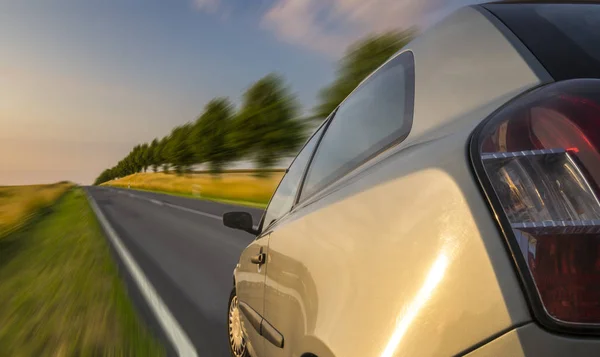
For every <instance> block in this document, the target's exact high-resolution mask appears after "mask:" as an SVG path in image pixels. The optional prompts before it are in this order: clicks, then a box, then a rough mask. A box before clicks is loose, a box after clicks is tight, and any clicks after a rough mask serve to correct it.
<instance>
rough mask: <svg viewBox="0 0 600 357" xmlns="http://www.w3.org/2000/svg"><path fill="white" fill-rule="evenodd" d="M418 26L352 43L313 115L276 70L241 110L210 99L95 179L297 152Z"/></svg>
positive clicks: (268, 160)
mask: <svg viewBox="0 0 600 357" xmlns="http://www.w3.org/2000/svg"><path fill="white" fill-rule="evenodd" d="M413 35H414V31H413V30H408V31H396V32H389V33H384V34H380V35H373V36H370V37H367V38H365V39H363V40H360V41H358V42H357V43H355V44H353V45H351V46H350V47H349V48H348V50H347V51H346V54H345V55H344V56H343V58H342V59H341V60H340V61H339V62H338V65H337V69H336V79H335V80H334V81H333V83H331V84H330V85H328V86H326V87H325V88H323V89H321V90H320V91H319V94H318V105H317V106H316V107H315V108H314V109H313V113H312V114H311V115H310V116H309V117H308V118H306V117H305V118H302V117H300V115H299V114H300V105H299V104H298V102H297V101H296V99H295V98H294V96H293V95H292V94H291V92H290V89H289V88H288V87H287V86H286V84H285V81H284V79H283V78H282V77H281V76H279V75H277V74H269V75H267V76H265V77H263V78H261V79H260V80H258V81H257V82H255V83H254V84H252V85H251V86H250V87H249V88H248V90H247V91H246V92H245V93H244V95H243V97H242V103H241V106H240V108H239V109H238V110H236V108H235V107H234V105H233V103H231V101H230V100H229V99H228V98H225V97H221V98H215V99H213V100H211V101H210V102H208V103H207V104H206V106H205V107H204V110H203V112H202V114H201V115H200V116H199V117H198V118H197V119H196V120H195V121H194V122H190V123H187V124H184V125H181V126H178V127H175V128H174V129H173V130H172V131H171V133H170V134H169V135H167V136H165V137H163V138H160V139H159V138H156V139H154V140H152V141H151V142H150V143H143V144H139V145H136V146H135V147H133V149H132V150H131V151H130V152H129V154H128V155H127V156H125V157H124V158H123V159H121V160H120V161H119V162H118V163H117V164H116V165H115V166H113V167H111V168H108V169H106V170H104V171H103V172H102V173H101V174H100V176H98V178H97V179H96V181H95V183H94V184H95V185H99V184H101V183H103V182H107V181H110V180H113V179H116V178H119V177H124V176H127V175H130V174H134V173H138V172H142V171H144V172H146V171H147V170H149V169H151V170H152V171H154V172H157V171H159V170H162V171H164V172H166V173H168V172H171V171H173V172H175V173H177V174H184V173H186V172H188V171H189V170H190V167H191V166H192V165H195V164H207V165H208V167H209V170H210V171H211V172H214V173H219V172H221V171H222V170H223V168H224V167H226V166H227V164H229V163H231V162H233V161H237V160H241V159H247V160H251V161H252V162H254V164H255V165H256V167H257V168H261V169H264V168H270V167H273V165H275V164H276V163H277V161H278V160H279V159H280V158H281V157H284V156H289V155H293V154H295V153H296V152H297V151H298V150H299V149H300V147H301V146H302V144H303V143H304V141H305V140H306V137H307V136H308V135H309V134H310V133H309V130H310V128H311V126H312V125H311V123H312V122H314V121H316V120H323V119H324V118H326V117H327V116H328V115H329V114H330V113H331V112H332V111H333V110H334V109H335V108H336V107H337V106H338V105H339V104H340V103H341V101H342V100H343V99H344V98H345V97H346V96H347V95H348V94H350V92H351V91H352V90H353V89H354V88H355V87H356V86H357V85H358V84H359V83H360V82H361V81H362V80H363V79H364V78H365V77H366V76H368V75H369V74H370V73H371V72H372V71H373V70H375V69H376V68H377V67H379V66H380V65H381V64H382V63H383V62H385V60H387V59H388V58H389V57H390V56H391V55H393V54H394V53H395V52H397V51H398V50H399V49H400V48H402V47H403V46H404V45H405V44H406V43H408V41H410V39H411V38H412V37H413Z"/></svg>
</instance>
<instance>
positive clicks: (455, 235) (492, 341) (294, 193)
mask: <svg viewBox="0 0 600 357" xmlns="http://www.w3.org/2000/svg"><path fill="white" fill-rule="evenodd" d="M599 44H600V5H593V4H579V5H575V4H527V3H516V4H513V3H491V4H485V5H477V6H471V7H465V8H463V9H460V10H458V11H457V12H455V13H454V14H452V15H451V16H449V17H448V18H446V19H445V20H444V21H442V22H440V23H439V24H437V25H436V26H434V27H433V28H431V29H429V30H428V31H426V32H424V33H423V34H422V35H420V36H419V37H417V38H416V39H414V40H413V41H412V42H411V43H409V44H408V45H407V46H406V47H405V48H403V49H402V50H401V51H399V52H398V53H397V54H396V55H394V56H393V57H392V58H390V59H389V60H388V61H387V62H386V63H385V64H383V65H382V66H381V67H380V68H379V69H377V70H376V71H375V72H374V73H373V74H371V75H370V76H369V77H368V78H367V79H366V80H364V81H363V82H362V83H361V84H360V85H359V86H358V87H357V88H356V89H355V90H354V92H353V93H352V94H350V95H349V96H348V97H347V98H346V99H345V101H344V102H343V103H342V104H341V105H340V106H339V107H338V108H337V109H336V110H335V112H334V113H332V114H331V115H330V117H329V118H327V120H326V121H325V122H324V123H323V125H321V126H320V128H319V129H318V130H316V132H315V133H314V135H313V136H312V137H311V138H310V139H309V140H308V142H307V143H306V144H305V146H304V148H303V149H302V150H301V151H300V153H299V154H298V156H297V157H296V159H295V160H294V162H293V163H292V164H291V166H290V167H289V170H288V172H287V174H286V175H285V176H284V178H283V179H282V181H281V183H280V185H279V187H278V189H277V191H276V192H275V194H274V196H273V198H272V199H271V202H270V204H269V206H268V208H267V210H266V213H265V214H264V217H263V218H262V220H261V222H259V224H258V228H255V227H254V226H253V222H252V218H251V217H250V215H249V214H247V213H243V212H231V213H227V214H226V215H224V217H223V220H224V223H225V225H226V226H229V227H232V228H238V229H243V230H245V231H248V232H252V233H255V234H256V235H257V237H256V240H254V241H253V242H252V243H251V244H250V245H249V246H248V247H247V248H246V249H245V250H244V252H243V253H242V255H241V257H240V261H239V264H238V265H237V267H236V269H235V272H234V286H233V290H232V293H231V299H230V303H229V306H230V309H229V316H228V322H229V341H230V345H231V352H232V355H233V356H235V357H242V356H248V355H250V356H256V357H284V356H285V357H316V356H318V357H334V356H335V357H353V356H356V357H366V356H378V357H392V356H457V355H461V356H464V355H468V356H472V357H479V356H600V202H599V200H598V198H599V195H600V153H599V148H600V125H599V124H600V80H599V79H593V78H600V45H599Z"/></svg>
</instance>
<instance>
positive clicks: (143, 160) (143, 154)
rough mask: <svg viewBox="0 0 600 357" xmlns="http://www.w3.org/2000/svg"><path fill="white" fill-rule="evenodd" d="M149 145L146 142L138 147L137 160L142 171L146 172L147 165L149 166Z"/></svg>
mask: <svg viewBox="0 0 600 357" xmlns="http://www.w3.org/2000/svg"><path fill="white" fill-rule="evenodd" d="M149 147H150V145H148V144H147V143H144V144H142V146H141V147H140V153H139V160H140V166H141V168H142V169H143V170H144V172H146V171H147V170H148V166H150V155H151V153H150V150H149Z"/></svg>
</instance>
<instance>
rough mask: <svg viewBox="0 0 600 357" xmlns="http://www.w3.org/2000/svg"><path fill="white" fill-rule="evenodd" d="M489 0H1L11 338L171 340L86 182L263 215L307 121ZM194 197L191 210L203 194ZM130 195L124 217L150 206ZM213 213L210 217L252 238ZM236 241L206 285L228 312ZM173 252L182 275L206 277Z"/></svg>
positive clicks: (94, 348)
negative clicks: (107, 232)
mask: <svg viewBox="0 0 600 357" xmlns="http://www.w3.org/2000/svg"><path fill="white" fill-rule="evenodd" d="M477 2H481V1H477V0H252V1H248V0H170V1H165V0H144V1H141V0H88V1H81V0H18V1H17V0H0V282H1V283H0V302H1V303H0V356H36V357H38V356H57V357H60V356H103V355H110V356H163V355H164V354H165V353H166V351H165V349H164V346H163V345H162V344H161V343H159V342H157V339H156V336H155V335H154V334H152V333H151V332H149V330H148V328H147V326H146V325H145V324H144V323H143V322H142V321H141V320H140V319H139V316H138V315H137V314H136V312H135V311H136V310H135V309H134V307H133V304H132V302H131V301H130V300H131V299H130V296H129V295H128V293H127V289H126V287H125V284H124V283H123V281H122V279H121V278H120V275H119V273H118V270H117V267H116V265H115V263H114V260H113V259H112V258H111V255H110V250H109V246H108V244H107V243H106V240H105V237H104V235H103V233H102V230H101V228H100V226H99V224H98V221H97V219H96V215H95V214H94V212H93V211H92V209H91V208H90V205H89V204H88V201H87V196H86V191H84V190H82V189H81V188H79V187H77V185H92V184H94V185H103V186H114V187H123V188H132V189H140V190H149V191H156V192H160V193H168V194H175V195H183V196H187V197H192V198H201V199H205V200H206V199H208V200H216V201H221V202H226V203H228V204H231V203H234V204H239V205H244V206H251V207H254V208H258V209H255V210H254V211H253V212H254V214H255V215H258V216H260V213H261V212H262V209H263V208H264V207H266V205H267V203H268V201H269V199H270V197H271V194H272V193H273V191H274V190H275V188H276V186H277V184H278V183H279V181H280V179H281V177H282V176H283V174H284V172H285V169H286V168H287V166H288V165H289V163H290V162H291V160H292V159H293V157H294V155H295V154H296V153H297V152H298V150H299V149H300V148H301V147H302V145H303V144H304V142H305V141H306V139H307V138H308V137H309V136H310V135H311V133H312V132H313V131H314V130H315V129H316V128H317V127H318V126H319V124H320V123H322V121H323V120H324V119H325V118H326V117H327V116H328V115H329V114H330V113H331V112H332V110H334V109H335V108H336V107H337V105H338V104H339V103H340V102H341V101H342V100H343V99H344V98H345V97H346V96H347V95H348V94H349V93H350V92H351V91H352V90H353V89H354V88H355V87H356V86H357V85H358V84H359V83H360V82H361V81H362V80H363V79H364V78H365V77H366V76H367V75H368V74H369V73H370V72H372V71H373V70H374V69H376V68H377V67H378V66H380V65H381V64H382V63H383V62H384V61H385V60H387V59H388V58H389V57H390V56H391V55H393V54H394V53H395V52H397V51H398V50H399V49H401V48H402V47H403V46H404V45H405V44H406V43H407V42H408V41H410V40H411V39H412V38H414V36H416V35H417V34H418V33H419V32H421V31H423V30H424V29H426V28H427V27H429V26H432V25H433V24H434V23H435V22H437V21H439V20H440V19H441V18H443V17H444V16H445V15H446V14H448V13H450V12H452V11H453V10H455V9H457V8H459V7H461V6H465V5H469V4H473V3H477ZM106 192H109V191H106ZM110 192H113V191H110ZM87 193H89V191H87ZM121 193H123V192H121ZM145 194H149V193H147V192H146V193H145ZM107 195H109V194H107ZM114 196H117V195H114ZM123 196H125V195H123ZM130 196H131V195H130ZM132 197H133V196H132ZM148 197H155V196H148ZM156 197H158V196H156ZM161 197H165V196H161ZM173 197H174V196H173ZM178 199H181V198H178ZM115 200H116V199H115ZM165 200H166V199H165ZM170 200H171V201H170V202H175V201H172V200H174V199H170ZM147 201H148V200H147ZM151 201H154V200H151ZM191 201H194V200H187V201H185V202H187V203H185V205H187V206H186V207H184V208H183V209H184V210H188V211H190V210H193V209H195V207H197V206H200V203H198V201H197V200H196V201H195V203H193V202H192V203H190V202H191ZM106 202H109V203H110V202H112V201H110V200H109V198H107V199H106ZM115 202H116V201H115ZM127 202H129V201H127ZM127 202H126V203H127ZM182 202H183V201H177V204H181V205H183V204H184V203H182ZM109 203H107V205H109ZM127 204H129V203H127ZM132 204H133V203H132ZM157 207H158V206H157ZM206 207H208V206H206ZM145 209H150V208H147V207H146V208H145ZM153 209H159V208H153ZM127 212H129V215H127V214H121V215H120V217H119V218H120V219H121V223H123V226H125V225H126V224H127V221H130V222H129V223H130V224H132V225H133V224H135V222H136V221H135V218H136V217H137V218H140V217H145V216H143V215H142V214H141V213H139V212H137V211H135V212H133V211H131V212H133V213H131V212H130V211H127ZM140 212H141V211H140ZM205 215H206V214H205ZM156 217H165V216H164V214H163V213H162V212H161V213H160V214H158V213H157V216H156ZM167 217H170V216H167ZM173 217H175V218H178V219H183V218H181V217H176V216H173ZM175 218H174V219H175ZM193 218H194V220H190V221H189V222H187V223H186V224H187V227H196V226H194V225H195V224H196V225H197V224H200V223H198V222H196V220H195V217H193ZM140 219H141V218H140ZM138 223H139V222H138ZM154 223H155V224H156V226H155V228H148V229H149V230H151V231H156V230H158V228H157V227H163V226H166V224H163V223H162V222H161V221H158V220H157V221H156V222H154ZM214 224H215V227H216V226H217V225H218V228H210V229H207V228H206V227H204V226H203V227H199V228H198V231H208V232H213V233H214V234H220V235H222V236H223V237H224V238H223V239H222V241H223V242H225V243H226V239H225V237H226V238H227V239H231V241H235V240H236V239H241V238H239V237H237V236H235V235H234V234H233V233H231V232H230V231H227V232H224V228H223V227H221V223H220V221H219V222H217V221H215V223H214ZM140 226H144V225H143V224H141V225H140ZM138 228H139V226H136V227H135V229H138ZM171 228H173V227H171ZM132 229H133V228H132ZM165 229H166V228H165ZM190 229H191V228H190ZM211 229H212V230H211ZM174 232H175V229H172V230H171V231H170V233H169V234H164V236H168V238H169V239H173V240H175V239H176V238H177V239H181V237H176V235H175V234H174ZM177 232H180V231H177ZM194 232H196V231H194ZM150 233H152V232H150ZM150 233H148V236H149V234H150ZM138 236H140V237H141V238H143V239H146V238H148V236H146V235H141V234H138ZM219 237H220V236H219ZM232 237H233V238H232ZM138 238H139V237H138ZM242 238H244V239H248V237H242ZM199 241H200V240H199ZM241 241H242V243H243V242H244V241H243V240H241ZM225 243H221V244H223V246H222V247H221V248H222V250H223V252H222V254H223V257H225V259H220V260H222V265H221V266H219V267H218V268H215V267H214V266H213V267H211V269H214V270H215V271H217V270H218V272H217V273H215V274H221V275H223V276H226V277H227V279H221V280H219V283H222V284H221V285H222V286H221V285H215V286H213V287H209V288H208V290H210V291H214V292H215V294H214V296H206V295H203V296H204V297H206V298H207V301H201V299H197V301H196V302H197V303H198V304H202V303H204V304H206V305H207V306H211V307H210V309H212V310H210V312H211V313H214V314H215V316H221V315H223V313H222V312H221V311H220V310H219V309H220V308H221V307H219V308H214V309H213V308H212V306H213V305H211V304H212V302H213V301H212V300H210V299H213V300H214V301H217V302H222V303H223V304H224V303H225V302H226V298H227V296H228V294H229V290H230V276H231V270H232V265H234V264H235V259H237V256H238V255H239V252H238V251H235V250H231V249H230V246H229V245H226V244H225ZM242 243H240V244H239V247H238V248H239V249H241V247H243V246H244V244H242ZM148 245H149V244H148ZM149 246H150V245H149ZM238 248H236V249H238ZM197 249H198V251H199V253H198V254H201V253H202V249H204V248H202V247H199V248H198V247H197ZM213 250H214V248H213ZM158 251H159V252H160V253H163V252H164V250H160V249H159V250H158ZM180 253H181V252H180ZM183 253H185V254H184V256H185V257H189V256H190V255H192V256H194V257H195V255H194V254H195V253H194V252H186V251H184V252H183ZM188 253H189V254H188ZM213 253H214V251H213V252H211V254H213ZM159 255H160V254H159ZM215 256H216V255H215ZM179 260H182V259H179ZM193 260H194V262H195V263H196V264H197V263H198V259H195V258H194V259H193ZM190 264H191V263H190ZM172 266H173V270H172V276H171V278H172V280H173V281H176V280H177V279H184V278H186V277H187V276H188V275H189V276H190V279H191V276H193V278H194V279H197V274H196V273H195V272H194V271H193V270H190V269H187V270H185V269H184V270H176V268H177V269H178V267H176V266H175V264H172ZM198 271H200V270H198ZM207 279H208V278H207ZM190 285H191V284H180V285H179V286H178V288H177V289H175V290H180V291H178V292H177V293H173V294H175V295H177V294H179V295H177V296H187V295H186V294H189V293H190V292H189V291H187V290H185V287H187V288H188V289H192V288H193V286H192V287H190ZM192 285H193V284H192ZM182 286H184V287H183V288H182ZM205 287H206V285H205ZM221 290H222V291H221ZM217 292H218V293H217ZM221 293H222V295H224V297H221V296H220V295H219V294H221ZM171 295H172V294H171ZM208 298H210V299H208ZM176 305H177V306H185V305H181V304H176ZM215 306H216V305H215ZM218 306H220V305H218ZM223 308H224V309H226V306H223ZM182 309H183V307H182ZM207 309H208V308H207ZM183 315H184V316H195V315H193V314H192V312H191V310H190V309H185V310H184V313H183ZM223 316H224V315H223ZM194 319H195V317H194ZM221 320H223V319H219V321H221ZM194 322H195V323H203V324H204V323H206V322H202V321H201V320H200V319H195V320H194ZM220 323H223V324H224V323H225V321H224V320H223V321H221V322H220ZM208 329H209V330H210V331H213V333H215V334H216V335H218V336H220V333H219V331H221V329H222V330H223V331H225V327H224V326H223V327H222V328H221V327H220V326H216V327H214V326H209V327H208ZM196 337H197V336H196ZM207 340H208V341H209V342H210V341H211V339H210V338H207ZM194 342H195V343H197V344H200V343H205V342H202V341H200V342H198V341H194ZM222 345H223V346H222V347H218V348H225V346H226V345H225V344H224V343H223V344H222ZM210 346H211V345H210V344H209V345H208V347H206V348H210ZM219 351H221V350H219ZM215 353H216V354H219V353H218V352H215Z"/></svg>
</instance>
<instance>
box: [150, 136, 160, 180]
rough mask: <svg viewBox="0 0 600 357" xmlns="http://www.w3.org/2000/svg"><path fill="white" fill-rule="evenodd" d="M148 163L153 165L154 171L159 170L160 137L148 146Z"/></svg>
mask: <svg viewBox="0 0 600 357" xmlns="http://www.w3.org/2000/svg"><path fill="white" fill-rule="evenodd" d="M148 165H149V166H152V171H154V172H157V171H158V166H159V165H160V148H159V142H158V139H156V138H155V139H154V140H152V143H150V146H149V147H148Z"/></svg>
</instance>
